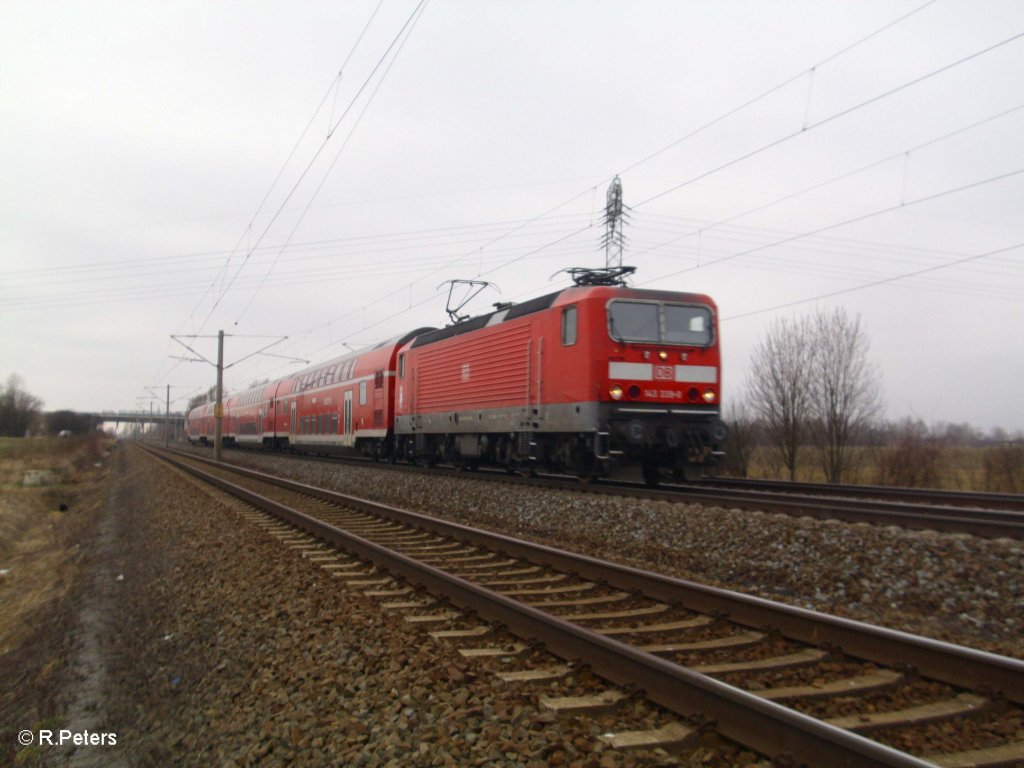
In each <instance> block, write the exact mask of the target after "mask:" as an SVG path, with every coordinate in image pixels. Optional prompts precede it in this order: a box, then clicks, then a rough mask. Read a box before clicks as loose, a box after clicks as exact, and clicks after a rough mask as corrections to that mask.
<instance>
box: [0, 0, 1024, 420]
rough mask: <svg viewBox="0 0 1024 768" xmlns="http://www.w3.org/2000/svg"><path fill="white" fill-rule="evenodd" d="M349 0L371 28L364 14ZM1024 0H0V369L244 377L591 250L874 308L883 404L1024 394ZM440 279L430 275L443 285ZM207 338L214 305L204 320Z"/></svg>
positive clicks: (59, 379)
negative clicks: (620, 215)
mask: <svg viewBox="0 0 1024 768" xmlns="http://www.w3.org/2000/svg"><path fill="white" fill-rule="evenodd" d="M364 31H365V32H364ZM1022 139H1024V2H1021V1H1020V0H1002V1H1001V0H934V1H933V2H925V0H906V1H904V0H888V1H886V2H880V1H878V2H872V1H870V0H859V1H858V2H827V1H824V0H806V1H804V2H798V1H795V0H794V1H785V0H776V1H773V2H753V1H750V2H739V1H736V0H734V1H731V2H730V1H729V0H716V2H711V1H710V0H707V1H705V2H696V1H690V2H687V1H686V0H673V1H672V2H653V1H648V2H644V1H643V0H640V1H639V2H629V3H625V2H621V1H617V2H583V0H572V1H571V0H543V1H540V0H538V1H537V2H512V1H511V0H508V1H498V0H491V1H487V0H474V1H473V2H470V0H462V1H455V0H429V2H427V3H425V4H423V5H420V4H418V0H383V2H382V3H380V4H379V5H378V2H377V0H369V1H368V2H361V1H360V2H357V1H351V2H287V3H285V2H262V3H260V2H251V1H249V0H246V1H245V2H218V3H211V2H207V1H205V0H204V1H203V2H195V3H190V2H174V3H171V2H159V3H153V2H139V1H138V0H132V1H131V2H99V1H96V2H82V3H74V2H52V3H51V2H47V3H43V2H37V1H36V0H31V1H30V2H16V1H12V0H0V375H2V376H3V378H4V379H6V377H7V376H8V375H9V374H11V373H17V374H19V375H20V376H21V377H22V378H23V379H24V383H25V386H26V388H27V389H28V390H29V391H30V392H32V393H33V394H35V395H37V396H39V397H41V398H42V399H43V400H44V402H45V407H46V408H47V409H57V408H74V409H80V410H99V409H132V408H135V407H144V408H146V409H148V408H149V407H150V406H149V403H150V401H148V400H140V398H146V397H149V394H148V392H147V387H149V388H151V389H153V390H155V391H157V392H159V393H160V396H161V400H160V402H159V404H158V405H157V406H156V407H157V408H162V407H163V402H162V398H163V393H164V391H165V387H166V386H167V385H168V384H169V385H171V386H172V390H171V392H172V395H171V397H172V399H179V398H181V400H180V401H179V403H178V406H180V405H181V404H182V403H183V402H184V400H185V399H187V397H189V396H191V395H194V394H196V393H197V392H198V391H200V390H202V389H205V388H206V387H209V386H210V385H211V384H212V383H213V381H214V377H215V374H214V369H213V368H212V367H211V366H209V365H206V364H202V363H186V362H182V361H180V360H177V359H175V356H189V353H188V352H187V351H186V350H185V349H184V347H182V346H181V345H179V344H177V343H175V342H174V341H173V340H172V339H171V335H172V334H178V335H179V336H181V337H182V338H183V339H184V337H186V336H189V335H198V336H206V335H212V334H216V332H217V331H218V330H219V329H223V330H225V331H226V332H227V333H229V334H232V335H231V336H230V337H229V338H228V339H227V343H226V353H225V357H226V361H227V362H228V363H232V362H234V361H236V360H239V359H240V358H243V357H245V356H247V355H250V354H251V353H253V352H255V351H257V350H259V349H260V348H261V347H263V346H265V345H267V344H269V343H271V342H272V341H273V340H275V339H277V338H279V337H282V336H287V337H288V339H287V340H286V341H284V342H282V343H280V344H277V345H276V346H274V347H272V348H270V349H268V350H267V351H268V352H271V353H273V354H275V355H278V357H269V356H264V355H261V356H255V357H249V358H248V359H246V360H244V361H242V362H239V363H238V364H236V365H233V366H232V367H231V368H230V369H228V370H227V371H226V374H225V384H226V386H227V387H228V388H231V389H235V390H238V389H244V388H245V387H247V386H248V385H249V383H250V382H252V381H253V380H255V379H262V378H265V377H277V376H280V375H283V374H285V373H287V372H289V371H293V370H297V369H298V368H299V367H300V366H301V364H299V363H294V362H290V361H289V360H288V359H286V358H300V359H306V360H310V361H312V362H316V361H319V360H324V359H327V358H329V357H331V356H333V355H337V354H341V353H343V352H345V350H346V346H345V345H349V346H351V347H354V348H359V347H360V346H363V345H366V344H368V343H372V342H375V341H378V340H380V339H383V338H386V337H389V336H392V335H394V334H397V333H400V332H403V331H405V330H407V329H410V328H414V327H417V326H422V325H435V326H440V325H443V324H444V323H445V322H446V316H445V314H444V304H445V297H446V293H447V289H446V287H444V286H443V285H442V283H443V282H444V281H446V280H450V279H454V278H463V279H477V280H488V281H491V282H492V283H494V285H495V287H494V288H489V289H487V290H485V291H484V292H483V293H481V294H480V296H479V297H478V298H477V299H476V300H474V302H473V303H472V304H471V305H470V309H472V310H474V311H478V312H479V311H486V310H487V309H488V308H489V306H490V304H491V303H493V302H496V301H520V300H523V299H526V298H529V297H531V296H537V295H540V294H542V293H547V292H550V291H552V290H555V289H557V288H560V287H563V286H565V285H567V284H568V280H567V279H566V277H565V276H564V275H557V276H555V277H554V278H552V277H551V276H552V275H554V274H555V273H556V272H558V271H559V270H561V269H563V268H565V267H572V266H594V265H602V264H603V263H604V253H603V251H602V250H601V248H600V240H601V236H602V234H603V227H602V221H601V217H602V207H603V205H604V199H605V190H606V188H607V187H608V184H609V182H610V181H611V179H612V178H613V177H614V176H615V175H616V174H620V175H621V179H622V184H623V189H624V192H625V202H626V204H627V205H629V206H631V207H632V211H631V216H630V220H629V223H628V225H627V227H626V236H627V251H626V257H625V263H627V264H632V265H635V266H636V267H637V273H636V278H635V280H634V283H635V284H636V285H638V286H641V287H652V288H653V287H657V288H662V289H669V290H681V291H696V292H703V293H707V294H709V295H711V296H712V297H714V299H715V300H716V301H717V303H718V306H719V310H720V317H721V332H722V342H723V348H724V365H725V374H724V376H725V382H726V396H727V397H731V398H736V397H737V396H738V395H739V394H740V392H741V389H742V384H743V381H744V379H745V377H746V369H747V363H748V359H749V356H750V352H751V349H752V348H753V346H754V345H755V343H756V342H757V340H758V339H759V338H760V337H762V336H763V334H764V333H765V331H766V329H767V327H768V326H769V324H770V323H771V322H772V321H773V320H775V319H776V318H780V317H796V316H798V315H800V314H806V313H809V312H812V311H814V310H815V309H817V308H831V307H834V306H841V307H844V308H845V309H846V310H847V311H848V312H849V313H850V314H851V315H860V317H861V319H862V322H863V324H864V327H865V329H866V331H867V334H868V336H869V338H870V342H871V352H870V354H871V356H872V359H873V360H874V361H875V362H876V364H877V366H878V368H879V370H880V372H881V379H882V386H883V391H884V395H885V402H886V407H887V412H886V414H885V415H886V416H887V417H889V418H894V419H898V418H903V417H905V416H911V417H914V418H920V419H923V420H924V421H926V422H929V423H931V422H937V421H947V422H964V421H966V422H970V423H972V424H974V425H976V426H979V427H981V428H983V429H989V428H991V427H994V426H1001V427H1004V428H1006V429H1009V430H1017V429H1024V383H1022V382H1024V341H1022V335H1024V247H1022V244H1024V140H1022ZM439 286H441V287H440V288H439ZM185 341H186V343H188V344H189V345H190V346H193V348H194V349H195V350H196V351H198V352H199V353H200V354H202V355H204V356H206V357H208V358H210V359H213V358H215V355H216V345H215V341H214V340H213V339H211V338H196V339H195V340H190V339H185Z"/></svg>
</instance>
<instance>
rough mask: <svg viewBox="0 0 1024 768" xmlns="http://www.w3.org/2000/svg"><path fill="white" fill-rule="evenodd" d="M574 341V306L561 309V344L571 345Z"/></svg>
mask: <svg viewBox="0 0 1024 768" xmlns="http://www.w3.org/2000/svg"><path fill="white" fill-rule="evenodd" d="M575 343H576V307H575V306H573V307H566V308H565V309H563V310H562V346H563V347H571V346H572V345H573V344H575Z"/></svg>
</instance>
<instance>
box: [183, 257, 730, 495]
mask: <svg viewBox="0 0 1024 768" xmlns="http://www.w3.org/2000/svg"><path fill="white" fill-rule="evenodd" d="M625 269H629V268H625ZM616 276H617V275H614V274H613V277H616ZM575 277H576V278H577V285H576V286H575V287H572V288H566V289H563V290H560V291H556V292H554V293H550V294H548V295H546V296H541V297H539V298H536V299H532V300H529V301H526V302H523V303H521V304H515V305H497V306H496V309H495V311H493V312H491V313H488V314H486V315H481V316H478V317H474V318H471V319H468V320H464V321H462V322H458V323H456V324H454V325H451V326H449V327H447V328H442V329H440V330H433V329H418V330H416V331H412V332H410V333H408V334H405V335H404V336H402V337H400V338H396V339H392V340H389V341H386V342H383V343H381V344H378V345H377V346H376V347H373V348H372V349H369V350H364V351H362V352H359V353H355V354H351V355H347V356H345V357H340V358H336V359H334V360H331V361H328V362H327V363H325V364H324V365H320V366H316V367H314V368H310V369H307V370H306V371H302V372H300V373H298V374H297V375H295V376H291V377H288V378H285V379H281V380H279V381H276V382H273V383H270V384H265V385H262V386H261V387H258V388H256V389H253V390H250V391H249V392H245V393H242V394H241V395H238V396H235V397H232V398H231V399H229V400H228V401H227V402H226V403H225V408H224V418H225V422H224V426H223V433H224V439H225V442H228V443H232V442H237V443H241V444H245V443H250V444H263V445H265V446H273V447H278V448H284V447H289V448H295V449H298V450H309V451H316V452H332V451H340V450H355V451H358V452H361V453H364V454H367V455H372V456H375V457H379V458H385V457H386V458H389V459H392V460H394V459H403V460H409V461H417V462H422V463H427V464H434V463H438V462H443V463H455V464H459V465H464V466H469V467H476V466H478V465H481V464H490V465H498V466H504V467H507V468H509V469H514V470H519V471H524V472H527V471H533V470H534V469H535V468H544V469H547V470H552V471H562V472H570V473H574V474H576V475H578V476H580V477H581V478H585V479H588V478H592V477H600V476H606V475H612V474H620V472H619V470H621V469H623V468H632V467H635V468H639V469H640V470H642V473H643V477H644V479H645V480H646V481H647V482H648V483H655V482H657V481H658V479H659V478H661V477H663V476H671V477H673V478H675V479H686V480H694V479H697V478H699V477H700V476H701V474H702V471H703V468H704V467H705V466H707V465H709V464H711V463H713V462H714V461H715V460H716V458H717V457H719V456H721V446H722V443H723V442H724V441H725V438H726V435H727V429H726V427H725V425H724V424H723V423H722V421H721V420H720V419H719V414H720V410H721V391H722V390H721V386H722V383H721V359H720V350H719V342H718V323H717V311H716V307H715V304H714V302H713V301H712V300H711V299H710V298H709V297H707V296H704V295H700V294H691V293H676V292H669V291H652V290H640V289H634V288H629V287H626V286H625V285H622V284H620V283H617V282H615V280H614V279H610V278H609V277H608V275H607V274H606V273H605V272H604V271H598V273H597V275H596V276H595V274H594V272H592V271H588V272H582V273H581V274H577V275H575ZM212 434H213V418H212V406H201V407H200V408H197V409H196V410H194V411H193V412H192V413H190V414H189V435H190V439H197V438H198V439H200V440H206V441H208V440H210V439H212V437H211V436H212Z"/></svg>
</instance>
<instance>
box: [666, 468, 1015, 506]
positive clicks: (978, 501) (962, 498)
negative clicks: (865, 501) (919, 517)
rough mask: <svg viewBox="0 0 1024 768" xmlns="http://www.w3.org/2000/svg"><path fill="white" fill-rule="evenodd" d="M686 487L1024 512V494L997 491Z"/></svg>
mask: <svg viewBox="0 0 1024 768" xmlns="http://www.w3.org/2000/svg"><path fill="white" fill-rule="evenodd" d="M683 487H684V488H686V489H689V488H696V489H698V490H700V489H701V488H719V489H725V490H728V489H732V490H755V491H764V492H770V493H806V494H818V495H827V496H849V497H861V498H869V499H871V498H873V499H890V500H900V501H909V502H918V503H921V502H927V503H929V504H937V505H944V506H954V505H956V506H963V507H972V508H973V507H978V508H981V509H1006V510H1011V511H1017V512H1020V511H1024V494H1020V493H999V492H993V491H949V490H939V489H936V488H910V487H907V486H889V485H848V484H843V485H839V484H833V483H805V482H796V481H790V480H754V479H751V478H739V477H706V478H704V479H703V480H701V481H700V482H697V483H692V484H687V485H686V486H683Z"/></svg>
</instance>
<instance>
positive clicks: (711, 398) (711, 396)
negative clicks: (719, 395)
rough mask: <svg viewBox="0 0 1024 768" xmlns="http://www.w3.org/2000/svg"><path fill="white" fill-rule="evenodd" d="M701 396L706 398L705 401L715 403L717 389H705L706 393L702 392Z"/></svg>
mask: <svg viewBox="0 0 1024 768" xmlns="http://www.w3.org/2000/svg"><path fill="white" fill-rule="evenodd" d="M701 397H703V398H704V402H705V403H713V402H715V390H713V389H705V390H704V394H702V395H701Z"/></svg>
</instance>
